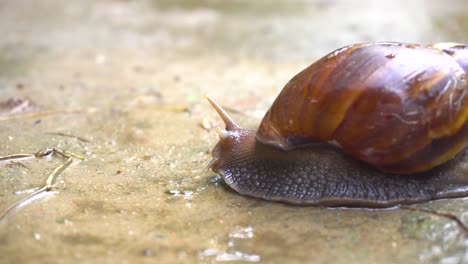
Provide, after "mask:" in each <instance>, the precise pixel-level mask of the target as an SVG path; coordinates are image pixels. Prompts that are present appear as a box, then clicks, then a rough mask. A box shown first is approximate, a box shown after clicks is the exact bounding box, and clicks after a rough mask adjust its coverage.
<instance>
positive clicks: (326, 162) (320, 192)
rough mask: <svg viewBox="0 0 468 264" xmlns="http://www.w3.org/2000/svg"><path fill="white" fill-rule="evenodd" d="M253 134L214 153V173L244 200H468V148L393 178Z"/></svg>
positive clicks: (326, 149)
mask: <svg viewBox="0 0 468 264" xmlns="http://www.w3.org/2000/svg"><path fill="white" fill-rule="evenodd" d="M253 133H254V132H253V131H245V132H242V133H241V137H237V138H236V140H235V141H236V142H233V143H232V144H223V143H224V142H220V143H218V145H217V146H216V147H215V150H214V151H213V157H214V161H215V162H214V163H213V164H212V166H211V168H212V169H213V171H215V172H218V173H219V174H220V175H221V176H222V177H223V179H224V181H225V182H226V184H227V185H228V186H229V187H231V188H232V189H233V190H235V191H237V192H238V193H240V194H243V195H248V196H253V197H257V198H261V199H266V200H272V201H281V202H285V203H290V204H299V205H323V206H358V207H390V206H395V205H399V204H412V203H418V202H425V201H429V200H433V199H442V198H451V197H464V196H468V169H467V168H468V150H467V149H465V150H464V151H463V152H462V153H460V154H459V155H457V157H456V158H455V159H453V160H452V161H450V162H448V163H446V164H444V165H442V166H439V167H437V168H435V169H432V170H430V171H428V172H425V173H420V174H417V175H394V174H387V173H383V172H380V171H378V170H376V169H373V168H371V167H369V166H368V165H366V164H363V163H361V162H358V161H354V160H352V159H351V158H348V157H347V156H346V155H345V154H343V153H342V152H341V151H340V150H338V149H335V148H333V147H331V146H327V145H318V146H309V147H305V148H301V149H295V150H291V151H282V150H278V149H275V148H272V147H271V146H265V145H263V144H261V143H257V142H256V141H255V139H252V137H253V136H252V134H253ZM249 142H250V143H249ZM252 143H253V144H252Z"/></svg>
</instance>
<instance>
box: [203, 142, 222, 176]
mask: <svg viewBox="0 0 468 264" xmlns="http://www.w3.org/2000/svg"><path fill="white" fill-rule="evenodd" d="M221 148H222V147H221V142H218V144H216V146H215V147H214V148H213V150H212V151H211V156H212V157H213V158H212V159H211V161H210V162H209V163H208V165H207V166H206V169H211V170H212V171H213V172H216V173H218V169H219V166H220V165H221Z"/></svg>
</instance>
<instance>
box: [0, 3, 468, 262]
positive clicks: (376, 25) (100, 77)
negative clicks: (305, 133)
mask: <svg viewBox="0 0 468 264" xmlns="http://www.w3.org/2000/svg"><path fill="white" fill-rule="evenodd" d="M467 17H468V3H467V2H466V1H463V0H459V1H444V2H443V3H442V2H440V1H422V0H421V1H392V2H391V3H389V2H388V1H359V3H358V2H357V1H344V0H342V1H338V0H335V1H324V0H321V1H305V0H295V1H279V0H274V1H255V2H254V1H243V0H235V1H214V0H203V1H193V0H191V1H189V0H185V1H184V0H177V1H169V0H162V1H156V0H155V1H124V0H120V1H117V0H101V1H88V0H84V1H67V2H64V1H58V0H44V1H26V0H20V1H8V0H6V1H2V2H1V3H0V33H1V36H2V37H1V38H0V91H1V96H0V101H1V102H6V101H7V100H8V99H10V98H13V97H16V98H22V99H23V100H28V102H30V105H29V106H30V107H28V108H25V109H23V110H24V111H23V112H21V113H11V112H9V111H11V109H12V108H11V107H10V108H8V107H4V109H3V110H1V109H0V111H2V112H1V113H0V127H1V129H0V139H1V140H0V156H5V155H9V154H14V153H34V152H36V151H38V150H40V149H44V148H47V147H57V148H60V149H63V150H68V151H72V152H74V153H76V154H79V155H83V156H85V157H86V159H85V160H84V161H80V160H78V159H75V161H74V162H73V164H72V165H70V166H69V167H68V168H67V169H66V170H65V171H64V172H63V173H62V174H61V175H60V176H59V177H58V179H57V182H56V184H55V186H54V188H53V189H52V191H51V192H47V193H45V195H42V196H41V197H40V198H38V199H34V200H33V201H30V202H29V203H28V204H26V205H24V206H23V207H21V208H19V209H18V210H16V211H14V213H13V214H10V215H9V216H8V218H7V219H6V220H4V221H2V222H1V223H0V256H1V257H0V262H1V263H68V262H79V263H98V262H99V263H139V262H158V263H218V262H225V261H233V262H236V263H240V262H262V263H467V262H468V250H467V248H468V240H467V239H466V238H465V237H463V236H462V234H461V232H460V230H459V228H458V227H457V226H456V224H455V223H454V222H453V221H450V220H448V219H445V218H441V217H437V216H433V215H430V214H425V213H420V212H412V211H407V210H401V209H392V210H377V211H373V210H364V209H329V208H319V207H298V206H288V205H284V204H278V203H271V202H266V201H260V200H256V199H252V198H247V197H242V196H240V195H238V194H236V193H233V192H232V191H230V190H229V189H227V188H226V187H225V186H224V185H223V184H222V182H221V181H220V180H219V179H218V178H217V177H216V175H215V174H214V173H212V172H210V171H207V170H206V169H205V167H206V165H207V164H208V162H209V160H210V158H211V157H210V154H209V151H210V149H211V148H212V147H213V146H214V144H215V143H216V141H217V138H216V133H215V132H214V130H213V128H214V127H216V126H221V125H222V123H221V120H219V118H218V117H217V116H216V114H215V112H214V111H213V110H212V109H211V108H210V106H209V105H208V103H207V102H206V101H205V100H204V99H203V95H204V94H207V93H209V94H210V95H211V96H212V97H213V98H215V99H217V101H219V102H220V103H221V104H223V105H225V106H229V107H232V108H235V109H237V110H239V111H240V112H241V113H242V114H235V113H234V114H233V116H234V118H235V119H236V120H238V122H239V123H240V124H242V125H243V126H247V127H252V128H254V127H255V126H257V125H258V123H259V121H260V118H261V116H262V115H263V113H264V112H265V111H266V110H267V109H268V106H269V105H270V104H271V102H272V101H273V100H274V98H275V97H276V95H277V93H278V92H279V91H280V89H281V88H282V87H283V85H284V84H285V83H286V82H287V81H288V80H289V79H290V78H291V77H292V76H293V75H294V74H295V73H297V72H298V71H300V70H301V69H302V68H303V67H305V66H306V65H308V64H310V63H311V62H313V61H314V60H315V59H317V58H319V57H320V56H322V55H324V54H326V53H328V52H330V51H332V50H334V49H336V48H339V47H341V46H344V45H347V44H350V43H355V42H365V41H376V40H392V41H404V42H414V43H434V42H440V41H455V42H461V43H467V42H468V34H467V33H466V32H468V19H467ZM204 127H205V128H204ZM70 136H75V137H70ZM77 137H79V138H77ZM63 162H64V159H62V158H60V157H52V158H36V159H29V160H22V161H21V162H20V163H8V164H7V163H5V164H3V163H2V164H1V166H0V211H1V210H4V209H6V208H7V207H8V206H9V205H11V204H13V203H14V202H16V201H18V200H19V199H21V198H22V197H24V196H25V195H27V193H28V192H31V190H34V188H38V187H40V186H41V185H42V184H43V182H44V180H45V179H46V178H47V175H48V174H50V173H51V171H52V170H53V169H54V168H55V167H57V166H58V165H60V164H62V163H63ZM417 207H419V208H428V209H432V210H439V211H444V212H449V213H451V214H453V215H456V216H457V217H459V218H460V219H461V220H462V221H465V222H466V221H468V219H467V217H468V214H467V212H468V204H467V202H466V199H452V200H442V201H435V202H431V203H426V204H421V205H418V206H417Z"/></svg>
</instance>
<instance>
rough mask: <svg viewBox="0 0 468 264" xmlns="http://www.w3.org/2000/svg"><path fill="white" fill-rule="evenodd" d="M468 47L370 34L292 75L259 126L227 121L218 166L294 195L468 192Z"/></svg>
mask: <svg viewBox="0 0 468 264" xmlns="http://www.w3.org/2000/svg"><path fill="white" fill-rule="evenodd" d="M467 72H468V47H467V46H464V45H460V44H453V43H439V44H435V45H430V46H426V47H422V46H419V45H415V44H401V43H388V42H378V43H364V44H356V45H351V46H347V47H344V48H341V49H338V50H336V51H334V52H332V53H330V54H329V55H327V56H325V57H323V58H322V59H320V60H318V61H317V62H315V63H313V64H312V65H310V66H309V67H307V68H306V69H304V70H303V71H301V72H300V73H299V74H297V75H296V76H295V77H294V78H293V79H292V80H291V81H289V82H288V84H286V86H285V87H284V89H283V90H282V91H281V93H280V94H279V96H278V97H277V98H276V100H275V102H274V103H273V105H272V106H271V108H270V109H269V110H268V112H267V113H266V115H265V117H264V118H263V120H262V122H261V124H260V126H259V129H258V131H257V132H255V131H253V130H248V129H243V128H240V127H239V126H238V125H237V124H235V122H234V121H233V120H232V119H231V118H230V117H229V116H228V115H227V114H226V112H225V111H224V110H223V109H222V108H221V107H219V105H217V104H216V103H215V102H213V100H211V99H209V101H210V102H211V104H212V105H213V106H214V107H215V109H216V110H217V111H218V113H219V114H220V116H221V117H222V118H223V120H224V122H225V123H226V130H225V131H221V132H220V142H219V143H218V144H217V145H216V147H215V149H214V150H213V160H212V162H211V163H210V165H209V166H210V167H211V169H212V170H213V171H215V172H218V173H219V174H220V175H221V176H223V178H224V180H225V182H226V183H227V184H228V185H229V186H230V187H231V188H233V189H234V190H236V191H238V192H240V193H242V194H246V195H250V196H254V197H259V198H264V199H268V200H278V201H283V202H288V203H294V204H316V205H351V206H368V207H385V206H392V205H396V204H407V203H414V202H422V201H427V200H431V199H438V198H446V197H459V196H467V195H468V173H467V171H466V165H464V164H467V163H468V154H467V150H466V146H467V142H468V122H467V119H468V94H467V92H468V86H467V85H468V84H467V81H468V75H467Z"/></svg>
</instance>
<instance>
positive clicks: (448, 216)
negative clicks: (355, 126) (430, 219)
mask: <svg viewBox="0 0 468 264" xmlns="http://www.w3.org/2000/svg"><path fill="white" fill-rule="evenodd" d="M400 208H401V209H405V210H409V211H415V212H422V213H428V214H432V215H436V216H439V217H444V218H446V219H449V220H452V221H454V222H455V224H457V226H458V227H459V228H460V230H461V231H462V232H463V234H464V235H465V236H468V227H467V226H466V225H465V224H464V223H463V222H462V221H461V220H460V218H458V217H456V216H455V215H453V214H449V213H443V212H438V211H434V210H429V209H421V208H416V207H411V206H405V205H403V206H400Z"/></svg>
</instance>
